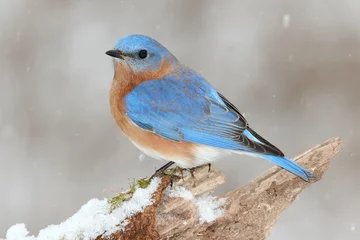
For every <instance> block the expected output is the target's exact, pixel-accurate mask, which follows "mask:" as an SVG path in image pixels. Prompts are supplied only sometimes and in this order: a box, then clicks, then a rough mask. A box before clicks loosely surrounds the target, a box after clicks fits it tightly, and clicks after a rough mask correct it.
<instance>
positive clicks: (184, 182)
mask: <svg viewBox="0 0 360 240" xmlns="http://www.w3.org/2000/svg"><path fill="white" fill-rule="evenodd" d="M341 149H342V142H341V139H340V138H332V139H330V140H328V141H326V142H325V143H323V144H321V145H317V146H314V147H313V148H312V149H310V150H308V151H306V152H305V153H303V154H301V155H299V156H298V157H296V158H295V161H297V162H298V163H300V164H301V165H302V166H304V167H306V168H308V169H310V170H312V171H313V172H314V173H315V175H316V176H317V180H316V181H319V180H320V179H321V178H322V176H323V174H324V172H325V171H326V170H327V169H328V168H329V165H330V159H331V158H332V157H334V156H335V155H336V154H337V153H338V152H339V151H340V150H341ZM194 175H195V178H192V177H191V176H190V175H189V176H186V177H184V179H179V180H177V181H175V182H174V186H183V187H185V188H186V189H187V190H189V191H191V192H192V193H193V195H194V196H199V195H202V194H208V193H212V192H213V191H214V190H215V188H216V187H217V186H218V185H219V184H222V183H224V182H225V177H224V176H223V174H222V173H221V172H219V171H216V170H211V171H210V172H208V168H207V167H206V166H205V167H202V168H198V169H196V170H195V172H194ZM316 181H314V182H316ZM169 183H170V180H169V177H163V178H162V184H161V185H160V186H159V188H158V190H157V192H156V193H155V194H154V196H153V197H154V199H155V203H154V204H153V205H151V206H148V207H147V208H146V209H145V210H144V211H143V212H142V213H139V214H137V215H135V216H133V217H132V218H131V219H129V224H128V225H127V226H126V229H125V230H124V231H119V232H117V233H115V234H113V235H111V237H110V239H122V240H123V239H132V240H133V239H142V240H144V239H192V240H196V239H199V240H200V239H222V240H224V239H252V240H258V239H265V238H266V237H267V236H268V234H269V232H270V231H271V229H272V227H273V226H274V224H275V222H276V221H277V219H278V217H279V216H280V214H281V212H282V211H283V210H284V209H286V208H287V207H288V206H289V205H290V204H291V203H292V202H293V201H294V199H295V198H296V196H298V195H299V194H300V193H301V192H302V190H304V189H305V188H306V187H307V186H309V185H310V184H311V183H307V182H305V181H303V180H302V179H300V178H298V177H296V176H294V175H293V174H290V173H288V172H287V171H285V170H282V169H280V168H278V167H273V168H271V169H270V170H268V171H267V172H265V173H264V174H263V175H261V176H259V177H258V178H256V179H254V180H253V181H252V182H250V183H248V184H246V185H244V186H242V187H239V188H237V189H235V190H233V191H231V192H229V193H227V194H225V195H223V196H221V198H226V203H225V205H224V210H225V213H224V215H223V216H222V217H220V218H218V219H216V220H215V221H213V222H210V223H200V221H199V213H198V210H197V208H196V206H195V205H194V203H193V202H192V201H189V200H184V199H183V198H179V197H177V198H171V197H168V196H164V197H163V194H162V193H163V191H164V190H165V189H166V188H167V186H168V185H169ZM312 183H313V182H312ZM309 214H310V213H309ZM97 239H103V238H101V237H100V236H99V237H98V238H97Z"/></svg>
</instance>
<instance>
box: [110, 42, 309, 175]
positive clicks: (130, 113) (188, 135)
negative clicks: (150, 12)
mask: <svg viewBox="0 0 360 240" xmlns="http://www.w3.org/2000/svg"><path fill="white" fill-rule="evenodd" d="M106 54H107V55H109V56H111V57H113V59H114V71H115V73H114V79H113V83H112V87H111V90H110V106H111V112H112V115H113V116H114V118H115V120H116V123H117V124H118V125H119V127H120V128H121V130H122V131H123V133H124V134H125V135H126V136H127V137H128V138H129V139H130V141H132V142H133V143H134V144H135V146H137V147H138V148H139V149H140V150H141V151H143V152H144V153H145V154H147V155H149V156H150V157H153V158H156V159H161V160H167V161H170V162H169V163H168V164H166V165H165V166H164V167H165V168H167V167H169V166H170V165H172V164H173V163H174V162H175V163H176V164H177V165H178V166H180V167H182V168H191V167H195V166H199V165H202V164H209V163H211V162H212V161H214V160H216V159H217V158H219V157H221V156H223V155H224V154H226V153H241V154H247V155H251V156H255V157H261V158H265V159H267V160H269V161H270V162H273V163H275V164H276V165H278V166H280V167H282V168H284V169H286V170H288V171H289V172H291V173H293V174H295V175H297V176H299V177H301V178H302V179H304V180H305V181H310V180H311V179H314V178H315V176H314V175H313V174H312V173H311V172H309V171H308V170H306V169H305V168H303V167H301V166H300V165H298V164H297V163H295V162H293V161H292V160H290V159H288V158H287V157H285V156H284V154H283V153H282V151H280V150H279V149H278V148H277V147H275V146H274V145H272V144H271V143H270V142H268V141H267V140H265V139H264V138H263V137H261V136H260V135H259V134H257V133H256V132H255V131H254V130H253V129H251V128H250V127H249V124H248V122H247V120H246V119H245V118H244V117H243V116H242V115H241V113H240V111H239V110H238V109H237V108H236V107H235V106H234V105H233V104H232V103H231V102H230V101H229V100H228V99H227V98H226V97H225V96H224V95H222V94H221V93H219V92H218V91H216V90H215V88H214V87H213V86H212V85H211V84H210V83H209V82H207V81H206V80H205V78H203V77H202V76H201V75H200V74H198V73H197V72H195V71H193V70H191V69H190V68H188V67H186V66H185V65H183V64H181V63H180V62H179V61H178V60H177V59H176V57H175V56H174V55H172V54H171V52H170V51H168V50H167V49H166V48H165V47H164V46H162V45H161V44H160V43H158V42H157V41H155V40H154V39H152V38H150V37H147V36H143V35H129V36H126V37H124V38H122V39H120V40H118V41H117V42H116V44H115V48H114V49H113V50H109V51H107V52H106Z"/></svg>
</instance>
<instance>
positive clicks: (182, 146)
mask: <svg viewBox="0 0 360 240" xmlns="http://www.w3.org/2000/svg"><path fill="white" fill-rule="evenodd" d="M171 70H172V66H170V65H169V64H167V63H164V62H163V63H162V64H161V67H160V68H159V70H158V71H156V72H151V71H150V72H146V73H136V74H135V73H134V72H133V71H132V70H131V69H129V67H128V66H126V65H124V64H121V63H117V65H116V66H115V75H114V79H113V83H112V86H111V90H110V107H111V112H112V115H113V117H114V118H115V121H116V123H117V124H118V126H119V127H120V129H121V130H122V132H123V133H124V134H125V135H126V136H127V137H128V138H129V139H130V140H131V141H132V142H134V143H135V144H136V145H138V146H140V147H141V148H143V149H149V150H151V151H153V152H158V153H159V155H161V156H162V157H161V158H164V159H165V160H169V161H174V160H175V159H184V160H185V159H186V161H190V160H193V159H194V145H193V144H192V143H189V142H184V141H183V142H175V141H171V140H169V139H166V138H163V137H161V136H159V135H157V134H155V133H153V132H149V131H146V130H143V129H142V128H140V127H138V126H136V125H135V124H134V123H133V122H132V121H131V120H130V119H129V118H128V117H127V115H126V111H127V110H126V106H125V102H124V101H123V99H124V97H125V96H126V95H127V94H128V93H129V92H131V91H132V90H133V89H134V88H135V87H136V86H137V85H139V84H141V83H142V82H144V81H148V80H153V79H160V78H162V77H163V76H164V75H166V74H167V73H169V72H170V71H171ZM175 162H176V161H175ZM187 165H193V163H190V162H189V163H187Z"/></svg>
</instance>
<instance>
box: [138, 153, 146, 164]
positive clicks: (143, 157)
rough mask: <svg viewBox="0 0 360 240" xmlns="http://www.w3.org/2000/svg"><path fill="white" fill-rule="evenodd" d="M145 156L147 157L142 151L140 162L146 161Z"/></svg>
mask: <svg viewBox="0 0 360 240" xmlns="http://www.w3.org/2000/svg"><path fill="white" fill-rule="evenodd" d="M145 158H146V155H145V154H143V153H140V155H139V162H142V161H144V159H145Z"/></svg>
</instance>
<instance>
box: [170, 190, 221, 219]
mask: <svg viewBox="0 0 360 240" xmlns="http://www.w3.org/2000/svg"><path fill="white" fill-rule="evenodd" d="M164 193H165V194H166V195H168V196H169V197H180V198H183V199H185V200H188V201H192V202H193V203H194V204H195V206H196V207H197V209H198V211H199V215H200V219H199V220H200V222H201V223H204V222H212V221H214V220H216V219H217V218H218V217H220V216H222V215H223V214H224V209H222V208H221V207H222V206H223V205H224V204H225V202H226V199H225V198H220V199H218V198H216V197H213V196H210V195H209V196H199V197H194V195H193V194H192V192H191V191H189V190H187V189H186V188H184V187H182V186H175V187H173V188H170V187H168V188H167V189H166V190H165V192H164ZM184 224H185V223H184Z"/></svg>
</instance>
